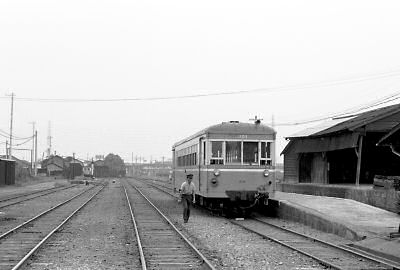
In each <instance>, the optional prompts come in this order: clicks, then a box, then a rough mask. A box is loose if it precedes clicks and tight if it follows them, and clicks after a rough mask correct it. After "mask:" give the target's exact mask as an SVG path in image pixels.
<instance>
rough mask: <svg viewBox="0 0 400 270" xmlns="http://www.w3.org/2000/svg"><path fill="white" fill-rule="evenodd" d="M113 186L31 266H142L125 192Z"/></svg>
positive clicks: (47, 247)
mask: <svg viewBox="0 0 400 270" xmlns="http://www.w3.org/2000/svg"><path fill="white" fill-rule="evenodd" d="M109 182H110V183H109V185H108V186H107V187H106V188H105V189H104V190H103V191H102V192H101V193H100V194H99V195H98V196H97V197H96V198H95V199H94V200H93V201H92V202H90V203H89V204H88V205H87V206H86V207H85V208H83V209H82V210H81V211H80V212H79V213H78V214H77V216H76V217H74V218H72V219H71V220H70V221H69V222H68V223H67V224H66V225H65V226H64V227H63V229H62V230H61V231H60V232H57V233H56V234H55V235H54V236H52V237H51V238H50V239H49V242H48V243H46V244H45V246H44V247H43V248H41V249H40V251H39V252H38V253H37V254H36V255H35V257H34V259H33V260H31V261H30V262H29V264H28V265H27V269H71V270H72V269H74V270H75V269H140V261H139V255H138V250H137V247H136V241H135V236H134V231H133V227H132V223H131V217H130V214H129V210H128V205H127V203H126V199H125V194H124V192H123V189H122V188H121V185H120V183H119V181H115V183H113V182H112V181H109Z"/></svg>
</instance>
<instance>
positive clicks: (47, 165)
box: [42, 155, 64, 176]
mask: <svg viewBox="0 0 400 270" xmlns="http://www.w3.org/2000/svg"><path fill="white" fill-rule="evenodd" d="M42 168H43V169H46V171H47V175H49V176H55V175H62V174H63V171H64V159H63V158H62V157H61V156H58V155H52V156H50V157H48V158H47V159H45V160H43V161H42Z"/></svg>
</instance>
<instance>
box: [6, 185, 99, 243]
mask: <svg viewBox="0 0 400 270" xmlns="http://www.w3.org/2000/svg"><path fill="white" fill-rule="evenodd" d="M93 188H95V186H93V187H91V188H88V189H85V190H83V191H82V192H80V193H78V194H77V195H75V196H73V197H72V198H69V199H68V200H66V201H64V202H61V203H59V204H57V205H55V206H53V207H51V208H49V209H47V210H45V211H43V212H42V213H40V214H38V215H36V216H34V217H32V218H30V219H29V220H27V221H25V222H23V223H21V224H19V225H18V226H17V227H14V228H12V229H10V230H8V231H7V232H5V233H3V234H2V235H0V239H3V238H4V237H6V236H7V235H9V234H10V233H13V232H15V231H16V230H18V229H20V228H22V227H23V226H25V225H27V224H29V223H31V222H32V221H34V220H36V219H38V218H39V217H41V216H43V215H45V214H47V213H49V212H51V211H53V210H54V209H56V208H58V207H60V206H62V205H64V204H66V203H68V202H69V201H72V200H73V199H75V198H76V197H78V196H80V195H82V194H83V193H85V192H88V191H89V190H92V189H93Z"/></svg>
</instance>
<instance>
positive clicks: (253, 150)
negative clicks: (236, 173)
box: [243, 142, 258, 165]
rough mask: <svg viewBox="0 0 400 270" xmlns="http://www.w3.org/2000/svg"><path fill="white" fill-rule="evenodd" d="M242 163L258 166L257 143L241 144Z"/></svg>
mask: <svg viewBox="0 0 400 270" xmlns="http://www.w3.org/2000/svg"><path fill="white" fill-rule="evenodd" d="M243 163H244V164H245V165H246V164H248V165H258V142H243Z"/></svg>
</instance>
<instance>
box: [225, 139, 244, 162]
mask: <svg viewBox="0 0 400 270" xmlns="http://www.w3.org/2000/svg"><path fill="white" fill-rule="evenodd" d="M225 143H226V146H225V149H226V150H225V151H226V155H225V157H226V164H242V143H241V142H229V141H227V142H225Z"/></svg>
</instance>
